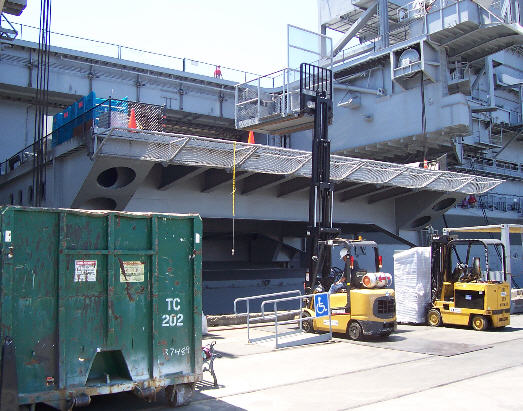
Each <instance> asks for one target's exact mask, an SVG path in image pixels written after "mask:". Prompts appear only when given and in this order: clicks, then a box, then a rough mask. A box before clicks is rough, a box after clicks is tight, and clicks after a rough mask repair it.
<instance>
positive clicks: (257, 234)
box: [0, 0, 523, 314]
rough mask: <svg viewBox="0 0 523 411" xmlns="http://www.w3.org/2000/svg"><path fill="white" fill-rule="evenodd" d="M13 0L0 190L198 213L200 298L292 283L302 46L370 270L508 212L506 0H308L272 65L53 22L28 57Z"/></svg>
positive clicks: (5, 38) (512, 112) (298, 270)
mask: <svg viewBox="0 0 523 411" xmlns="http://www.w3.org/2000/svg"><path fill="white" fill-rule="evenodd" d="M25 5H26V2H25V1H20V0H16V1H9V0H8V1H6V2H5V4H4V9H3V13H4V14H2V20H1V21H2V25H1V29H0V124H2V127H1V129H0V147H1V149H0V150H1V158H0V160H2V161H3V162H2V163H1V166H0V167H1V168H0V203H2V204H19V205H24V206H28V205H39V206H46V207H64V208H84V209H113V210H126V211H155V212H180V213H185V212H198V213H200V215H201V216H202V219H203V222H204V243H203V244H204V251H203V280H204V291H203V304H204V311H205V312H206V313H209V314H220V313H227V312H230V311H231V310H232V301H233V300H234V298H237V297H241V296H245V295H253V294H261V293H264V292H274V291H282V290H286V289H295V288H297V287H300V286H301V283H302V282H303V278H304V270H305V266H306V262H305V255H304V254H305V232H306V228H307V217H308V215H307V213H308V193H307V190H308V189H309V184H310V183H309V177H310V161H311V158H310V156H311V153H310V150H311V135H312V134H311V130H310V127H311V123H310V121H308V120H307V119H305V118H301V117H300V116H299V115H297V112H298V108H299V107H297V106H296V101H294V100H293V95H294V94H293V93H294V92H295V86H296V74H295V73H296V70H297V69H298V67H299V63H301V62H304V59H305V60H307V62H309V63H310V62H315V63H316V64H321V65H323V66H326V67H329V68H332V70H333V73H334V82H333V101H334V110H333V111H334V113H333V120H332V125H331V126H330V127H329V137H330V140H331V148H332V154H334V155H333V156H332V166H331V170H332V172H331V174H332V175H331V178H332V179H333V181H334V182H335V183H336V185H335V191H334V199H335V201H334V222H335V224H336V226H337V227H340V228H341V231H342V233H343V234H344V235H345V236H349V237H352V236H357V235H362V236H363V237H365V238H367V239H371V240H376V241H377V242H379V244H380V249H381V250H382V254H383V257H384V260H383V265H384V270H385V271H389V272H392V271H393V258H392V256H393V253H394V251H396V250H403V249H406V248H409V247H411V246H413V245H424V244H426V243H427V241H428V238H429V235H430V234H431V233H433V232H434V231H441V230H442V228H443V227H445V226H449V227H459V226H471V225H482V224H502V223H516V224H518V223H519V224H521V223H522V222H523V183H522V179H523V163H522V162H521V157H520V155H521V154H523V134H522V130H523V128H522V125H523V123H522V111H523V110H522V83H523V48H522V46H521V45H522V43H523V28H522V25H521V22H522V21H521V15H522V11H521V7H520V2H519V0H516V1H511V0H501V1H494V2H491V1H486V0H481V1H472V0H459V1H456V0H435V1H428V0H416V1H413V2H404V1H387V0H377V1H372V0H370V1H368V0H362V1H357V0H353V1H352V2H347V1H335V0H320V1H319V2H318V10H319V20H320V22H319V27H318V32H315V33H313V32H308V31H306V30H302V29H299V28H296V27H292V26H289V28H288V30H289V44H288V52H289V62H288V67H286V68H285V69H284V70H282V71H281V72H277V73H273V74H271V75H264V73H249V72H244V71H240V70H235V69H234V68H230V67H224V66H221V67H220V73H219V75H216V73H215V70H216V68H217V66H216V65H215V64H210V63H205V62H201V61H195V60H191V59H185V58H183V57H176V56H167V55H159V54H155V53H151V52H148V51H146V50H143V51H140V50H136V49H131V48H128V47H124V46H121V45H117V44H111V43H101V42H96V41H92V40H89V39H86V38H78V37H73V36H70V37H68V36H67V35H52V36H51V39H52V41H51V44H50V45H49V47H48V48H47V49H46V50H45V54H44V55H43V56H44V57H45V58H44V59H43V60H41V57H42V50H41V47H40V48H39V45H38V27H31V26H26V25H20V24H15V23H12V22H11V21H10V19H11V20H12V18H10V16H11V15H13V14H14V15H18V14H20V13H22V11H23V9H24V7H25ZM331 37H336V38H337V40H336V42H334V43H333V42H332V40H331ZM44 65H45V67H46V68H47V70H48V71H47V78H48V84H47V86H48V87H47V89H46V94H45V96H46V110H47V111H46V112H45V119H44V120H45V121H44V123H45V127H40V130H39V129H38V127H35V123H34V117H35V113H36V114H38V112H40V114H42V113H41V111H39V107H41V105H42V104H41V94H40V91H39V90H40V89H41V88H39V87H38V81H39V77H38V76H39V73H42V71H41V70H42V67H43V66H44ZM293 87H294V88H293ZM88 96H90V97H89V98H87V97H88ZM80 101H82V102H84V103H85V104H86V106H83V104H84V103H82V106H83V107H80V108H83V110H80V108H79V102H80ZM73 108H75V110H76V111H75V110H73ZM66 113H67V120H66V119H64V116H66ZM133 113H134V114H133ZM133 116H134V120H133ZM51 119H54V121H52V120H51ZM59 120H60V121H59ZM249 131H254V136H253V137H254V140H255V144H250V143H249V142H248V140H249ZM40 136H41V137H40ZM233 184H234V190H233ZM233 201H234V206H233ZM233 207H234V208H233ZM521 237H522V236H521V235H520V234H515V235H512V236H511V242H512V248H511V250H512V251H511V256H510V258H511V262H512V271H513V273H512V274H513V276H514V278H515V281H516V282H519V283H520V285H522V284H521V282H522V281H521V280H522V279H523V277H521V276H522V274H523V264H521V261H522V254H523V250H522V247H521V243H522V238H521ZM232 250H234V253H233V252H232Z"/></svg>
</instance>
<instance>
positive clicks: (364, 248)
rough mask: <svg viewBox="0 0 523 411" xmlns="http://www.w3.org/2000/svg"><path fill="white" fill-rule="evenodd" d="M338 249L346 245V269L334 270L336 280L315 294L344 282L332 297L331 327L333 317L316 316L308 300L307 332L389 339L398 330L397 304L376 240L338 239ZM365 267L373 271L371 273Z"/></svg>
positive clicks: (336, 240) (342, 252) (343, 256)
mask: <svg viewBox="0 0 523 411" xmlns="http://www.w3.org/2000/svg"><path fill="white" fill-rule="evenodd" d="M333 243H334V245H335V246H342V247H343V248H342V249H341V252H340V257H341V258H342V259H343V260H344V261H345V270H340V269H337V268H336V267H333V268H332V270H333V272H334V273H336V274H337V275H336V276H335V278H334V281H332V278H331V281H324V282H323V283H322V284H321V285H318V287H317V288H316V290H314V291H315V292H322V291H323V290H324V286H323V284H325V288H326V287H327V286H329V285H330V284H329V283H330V282H333V283H334V284H337V283H339V282H340V278H346V281H343V284H340V285H342V287H341V289H340V290H339V291H338V292H332V291H331V293H330V295H329V304H330V308H331V312H332V315H331V324H329V317H320V318H312V317H314V316H315V309H314V301H313V299H311V300H310V301H307V307H306V308H305V309H304V310H303V314H302V316H303V318H309V317H311V318H310V320H307V321H303V322H302V328H303V330H304V331H306V332H314V331H327V332H328V331H330V327H332V331H333V332H336V333H343V334H346V335H347V337H349V338H350V339H352V340H359V339H360V338H362V337H363V336H364V335H366V336H369V335H370V336H382V337H388V336H389V335H390V334H391V333H392V332H393V331H394V330H395V329H396V304H395V299H394V290H393V289H392V275H391V274H389V273H383V272H381V271H380V270H381V268H382V258H381V256H380V255H379V251H378V245H377V244H376V243H375V242H374V241H363V240H345V239H335V240H334V241H333ZM365 267H368V268H369V269H370V270H369V271H367V270H366V269H365Z"/></svg>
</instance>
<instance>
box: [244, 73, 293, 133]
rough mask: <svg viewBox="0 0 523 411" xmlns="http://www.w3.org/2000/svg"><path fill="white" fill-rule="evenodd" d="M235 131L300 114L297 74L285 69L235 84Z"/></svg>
mask: <svg viewBox="0 0 523 411" xmlns="http://www.w3.org/2000/svg"><path fill="white" fill-rule="evenodd" d="M234 111H235V113H234V114H235V116H234V117H235V124H236V128H245V127H249V126H252V125H255V124H259V123H261V122H264V121H269V120H274V119H275V118H278V117H287V116H290V115H293V114H295V113H298V112H299V111H300V71H299V70H295V69H291V68H285V69H283V70H279V71H276V72H274V73H271V74H267V75H265V76H261V77H258V78H255V79H253V80H251V81H248V82H244V83H241V84H238V85H236V94H235V110H234Z"/></svg>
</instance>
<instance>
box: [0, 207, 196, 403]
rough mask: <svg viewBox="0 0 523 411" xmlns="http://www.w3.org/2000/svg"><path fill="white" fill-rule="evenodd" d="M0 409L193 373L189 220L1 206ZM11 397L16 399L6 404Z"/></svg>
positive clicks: (147, 390)
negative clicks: (0, 349) (0, 345)
mask: <svg viewBox="0 0 523 411" xmlns="http://www.w3.org/2000/svg"><path fill="white" fill-rule="evenodd" d="M0 223H1V248H2V254H1V272H0V275H1V277H0V281H1V284H0V288H1V299H0V337H1V343H2V358H1V361H2V363H1V368H0V369H1V376H0V410H4V409H12V408H9V407H10V406H14V407H16V405H23V404H34V403H38V402H43V403H47V404H49V405H52V406H54V407H56V408H60V409H69V408H70V407H71V406H73V405H76V406H80V405H87V404H88V403H89V399H90V397H91V396H93V395H100V394H108V393H115V392H121V391H134V392H135V393H136V394H138V395H139V396H141V397H144V398H146V399H152V398H154V397H155V394H156V392H157V391H159V390H160V389H162V388H166V393H167V397H168V400H169V402H170V403H171V405H181V404H184V403H187V402H188V401H189V399H190V394H191V393H192V390H193V388H194V383H195V382H196V381H199V380H200V379H201V373H202V371H201V370H202V357H201V330H202V324H201V312H202V303H201V246H202V244H201V238H202V223H201V219H200V217H199V216H198V215H175V214H152V213H126V212H113V211H107V212H106V211H82V210H65V209H45V208H24V207H13V206H7V207H2V208H0ZM16 402H18V404H16Z"/></svg>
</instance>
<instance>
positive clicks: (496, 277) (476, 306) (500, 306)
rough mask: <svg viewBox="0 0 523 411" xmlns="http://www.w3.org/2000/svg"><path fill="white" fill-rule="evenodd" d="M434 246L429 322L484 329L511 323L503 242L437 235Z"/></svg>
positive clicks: (432, 245) (436, 325)
mask: <svg viewBox="0 0 523 411" xmlns="http://www.w3.org/2000/svg"><path fill="white" fill-rule="evenodd" d="M431 248H432V261H431V302H432V303H431V306H430V307H429V310H428V312H427V322H428V323H429V325H431V326H433V327H438V326H440V325H442V324H455V325H464V326H472V328H474V329H475V330H477V331H483V330H486V329H487V328H489V327H493V328H499V327H505V326H506V325H509V324H510V285H509V284H508V282H507V273H506V267H505V247H504V245H503V243H502V242H501V241H499V240H494V239H456V238H454V237H451V236H435V237H433V239H432V243H431ZM493 251H495V253H493ZM496 256H497V258H496ZM489 257H490V258H489Z"/></svg>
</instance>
